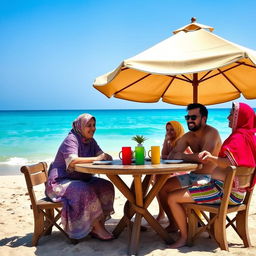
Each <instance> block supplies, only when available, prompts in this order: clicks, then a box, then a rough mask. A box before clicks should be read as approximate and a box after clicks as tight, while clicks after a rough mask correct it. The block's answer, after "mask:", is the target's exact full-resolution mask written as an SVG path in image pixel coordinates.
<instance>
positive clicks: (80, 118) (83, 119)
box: [72, 114, 96, 137]
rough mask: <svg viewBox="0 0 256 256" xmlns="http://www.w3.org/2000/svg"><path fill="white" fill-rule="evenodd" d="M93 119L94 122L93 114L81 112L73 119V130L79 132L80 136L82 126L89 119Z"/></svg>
mask: <svg viewBox="0 0 256 256" xmlns="http://www.w3.org/2000/svg"><path fill="white" fill-rule="evenodd" d="M92 118H93V119H94V121H95V122H96V119H95V117H94V116H92V115H90V114H82V115H80V116H78V117H77V118H76V119H75V120H74V121H73V125H72V127H73V130H74V131H75V132H76V133H78V134H80V135H81V136H82V137H83V133H82V131H83V129H84V127H85V126H86V125H87V124H88V122H89V121H90V120H91V119H92Z"/></svg>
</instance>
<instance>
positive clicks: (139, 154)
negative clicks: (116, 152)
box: [135, 147, 145, 165]
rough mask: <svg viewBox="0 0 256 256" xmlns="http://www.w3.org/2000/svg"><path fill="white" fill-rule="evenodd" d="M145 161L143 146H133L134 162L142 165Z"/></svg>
mask: <svg viewBox="0 0 256 256" xmlns="http://www.w3.org/2000/svg"><path fill="white" fill-rule="evenodd" d="M144 161H145V149H144V147H135V164H137V165H142V164H144Z"/></svg>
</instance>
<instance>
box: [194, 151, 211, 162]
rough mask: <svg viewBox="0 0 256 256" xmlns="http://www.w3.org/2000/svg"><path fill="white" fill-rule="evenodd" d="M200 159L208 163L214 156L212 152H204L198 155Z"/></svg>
mask: <svg viewBox="0 0 256 256" xmlns="http://www.w3.org/2000/svg"><path fill="white" fill-rule="evenodd" d="M198 158H199V160H200V161H201V162H202V163H207V162H208V161H210V160H212V158H213V155H212V154H211V153H210V152H208V151H206V150H204V151H202V152H200V153H199V154H198Z"/></svg>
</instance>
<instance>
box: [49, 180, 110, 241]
mask: <svg viewBox="0 0 256 256" xmlns="http://www.w3.org/2000/svg"><path fill="white" fill-rule="evenodd" d="M46 194H47V196H49V197H50V198H51V199H52V200H53V201H54V202H59V201H61V202H63V209H62V215H61V223H62V225H63V227H64V230H65V231H66V232H67V234H68V235H69V237H70V238H74V239H81V238H83V237H85V236H86V235H88V234H89V233H90V232H91V230H92V228H93V224H94V222H95V221H97V220H102V221H105V220H106V219H108V218H110V214H112V213H114V209H113V202H114V187H113V184H112V183H111V182H110V181H108V180H105V179H101V178H97V177H92V178H91V179H90V180H89V181H82V180H71V179H65V180H61V181H58V182H55V183H52V184H49V183H48V184H47V189H46Z"/></svg>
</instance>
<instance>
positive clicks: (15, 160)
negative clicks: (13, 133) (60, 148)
mask: <svg viewBox="0 0 256 256" xmlns="http://www.w3.org/2000/svg"><path fill="white" fill-rule="evenodd" d="M51 161H52V159H43V160H42V159H41V160H35V159H33V160H31V159H30V160H29V159H27V158H23V157H10V158H8V159H6V161H3V162H0V164H6V165H27V164H32V163H38V162H47V163H50V162H51Z"/></svg>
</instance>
